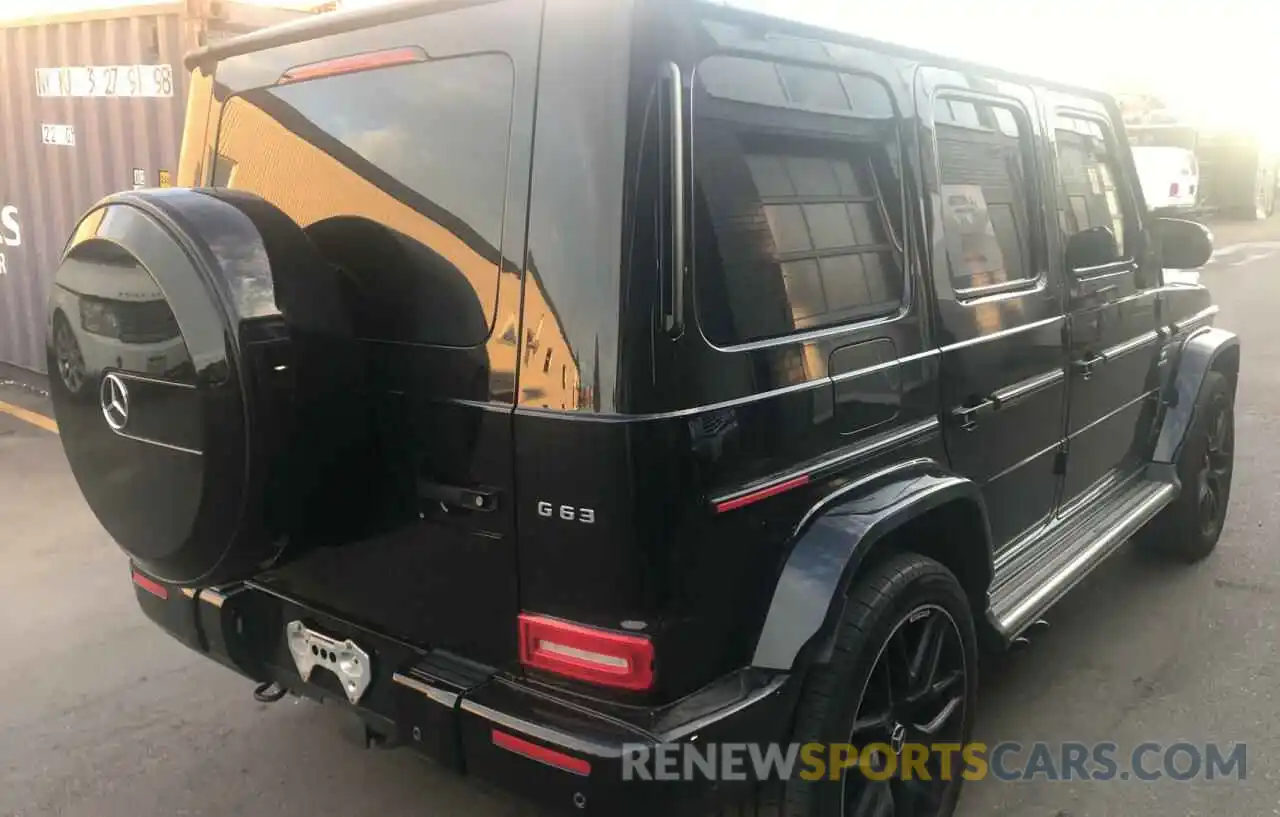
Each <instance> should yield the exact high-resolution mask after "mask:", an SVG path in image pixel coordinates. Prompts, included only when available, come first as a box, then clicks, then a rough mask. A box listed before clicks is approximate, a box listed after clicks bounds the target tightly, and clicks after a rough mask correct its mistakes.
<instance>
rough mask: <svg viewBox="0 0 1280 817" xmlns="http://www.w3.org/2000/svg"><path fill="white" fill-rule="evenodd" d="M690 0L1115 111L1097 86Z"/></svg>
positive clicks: (720, 0) (723, 1)
mask: <svg viewBox="0 0 1280 817" xmlns="http://www.w3.org/2000/svg"><path fill="white" fill-rule="evenodd" d="M690 1H691V2H696V3H698V4H699V5H701V6H703V7H704V8H705V9H706V10H707V11H708V12H710V13H711V14H714V15H715V16H717V17H721V18H724V19H733V18H738V19H741V20H743V21H746V22H751V21H754V22H756V23H758V24H761V25H768V24H769V23H773V24H774V25H775V27H778V26H779V25H780V26H781V27H784V28H785V29H786V30H787V31H788V33H792V34H797V35H802V36H810V37H814V38H821V39H826V40H829V41H835V42H842V43H848V44H850V45H855V46H859V47H862V48H866V49H868V50H872V51H878V52H882V53H886V54H890V55H893V56H897V57H902V58H904V59H909V60H913V61H917V62H925V63H928V64H929V65H933V66H937V67H939V68H949V69H952V70H955V71H961V72H963V71H966V70H968V71H980V72H982V73H984V74H988V75H991V76H994V77H996V78H998V79H1004V80H1008V81H1010V82H1018V83H1022V84H1024V85H1038V86H1042V87H1044V88H1048V89H1050V90H1055V91H1065V92H1068V93H1072V94H1078V95H1080V96H1087V97H1090V98H1092V99H1096V100H1098V101H1100V102H1103V103H1105V104H1106V105H1108V106H1109V107H1112V106H1114V107H1116V108H1117V110H1118V105H1117V103H1116V100H1115V97H1114V95H1112V94H1109V93H1107V92H1105V91H1102V90H1100V89H1097V88H1090V87H1088V86H1084V85H1073V84H1071V83H1066V82H1061V81H1059V80H1053V79H1049V78H1047V77H1041V76H1035V75H1033V74H1025V73H1021V72H1018V71H1011V70H1008V69H1005V68H1000V67H998V66H995V65H989V64H985V63H979V62H974V61H972V60H965V59H962V58H960V57H951V56H947V55H945V54H939V53H937V52H934V51H929V50H927V49H923V48H916V47H913V46H909V45H902V44H900V43H893V42H888V41H886V40H878V39H876V38H874V37H867V36H863V35H860V34H855V33H852V32H849V31H846V30H843V29H837V28H830V27H825V26H820V25H814V24H813V23H808V22H805V21H803V20H800V19H797V18H790V17H783V16H780V15H777V14H772V13H765V12H761V11H757V10H755V9H750V8H744V7H740V6H736V5H732V2H733V0H690Z"/></svg>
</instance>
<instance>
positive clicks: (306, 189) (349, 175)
mask: <svg viewBox="0 0 1280 817" xmlns="http://www.w3.org/2000/svg"><path fill="white" fill-rule="evenodd" d="M514 86H515V71H514V66H513V65H512V62H511V60H510V58H509V57H507V56H506V55H505V54H496V53H486V54H478V55H474V56H466V57H458V58H452V59H441V60H438V61H427V62H421V63H413V64H409V65H403V66H396V67H388V68H381V69H377V70H371V71H360V72H357V73H345V74H339V75H334V76H329V77H322V78H317V79H311V80H307V81H303V82H295V83H290V84H285V85H279V86H275V87H271V88H265V89H259V90H253V91H248V92H246V93H244V94H240V95H237V96H233V97H232V98H231V99H230V100H228V102H227V103H226V104H225V106H224V107H223V112H222V117H221V121H220V124H219V132H218V145H217V154H216V157H215V163H214V167H213V172H212V175H211V179H212V182H213V183H214V184H215V185H222V186H227V187H231V188H233V189H240V190H248V191H251V192H254V193H257V194H258V195H260V196H262V197H263V198H265V199H267V200H268V201H270V202H272V203H273V204H275V205H276V206H277V207H279V208H280V209H281V210H283V211H284V212H285V213H287V214H288V215H289V217H290V218H292V219H293V220H294V221H296V222H297V223H298V224H299V225H301V226H302V227H303V228H304V229H306V231H307V234H308V235H309V236H310V237H311V239H312V241H314V242H315V243H316V244H317V246H319V247H320V249H321V250H322V251H323V252H324V253H325V255H326V256H327V257H328V258H329V259H330V260H331V261H332V262H333V263H334V264H336V265H337V266H338V267H340V268H341V269H342V270H343V272H344V275H345V277H344V280H345V281H347V282H348V284H349V291H348V297H349V298H350V302H351V303H352V304H353V308H352V309H353V316H352V317H353V322H354V323H355V328H356V330H357V332H359V333H360V335H361V336H362V337H364V338H370V339H375V340H386V341H395V342H402V343H419V344H444V345H450V346H473V345H476V344H479V343H483V342H484V341H485V339H486V338H487V337H488V336H489V331H490V328H491V324H492V321H493V316H494V312H495V302H496V299H497V292H498V286H499V282H500V275H501V274H502V273H501V266H500V265H501V263H502V262H501V244H502V226H503V208H504V206H505V204H506V196H507V176H508V155H509V153H510V150H509V147H510V145H509V142H510V131H511V116H512V112H511V107H512V97H513V93H514Z"/></svg>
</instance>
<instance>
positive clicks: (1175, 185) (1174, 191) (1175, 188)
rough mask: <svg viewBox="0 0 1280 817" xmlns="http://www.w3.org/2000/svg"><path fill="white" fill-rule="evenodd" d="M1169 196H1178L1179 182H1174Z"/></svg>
mask: <svg viewBox="0 0 1280 817" xmlns="http://www.w3.org/2000/svg"><path fill="white" fill-rule="evenodd" d="M1169 195H1170V196H1176V195H1178V183H1177V182H1174V183H1173V184H1171V185H1169Z"/></svg>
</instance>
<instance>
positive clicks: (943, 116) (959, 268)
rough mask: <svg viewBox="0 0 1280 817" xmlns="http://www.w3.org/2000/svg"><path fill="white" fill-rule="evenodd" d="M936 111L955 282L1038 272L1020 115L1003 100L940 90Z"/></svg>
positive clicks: (1001, 280)
mask: <svg viewBox="0 0 1280 817" xmlns="http://www.w3.org/2000/svg"><path fill="white" fill-rule="evenodd" d="M961 111H963V112H964V113H963V114H960V115H957V114H958V112H961ZM934 119H935V127H936V132H937V145H938V166H939V170H940V174H941V176H940V190H939V193H940V196H941V199H942V222H943V233H944V235H945V237H946V245H947V261H948V264H949V266H950V269H951V277H952V280H953V281H954V282H955V286H956V288H957V289H972V288H979V287H987V286H996V285H999V284H1005V283H1009V282H1011V281H1019V280H1024V279H1027V278H1034V277H1035V273H1034V271H1033V269H1032V264H1031V243H1030V239H1031V226H1032V221H1031V213H1032V212H1034V211H1033V209H1032V207H1031V204H1030V202H1031V196H1032V190H1031V187H1030V184H1031V182H1030V179H1029V178H1028V175H1027V168H1026V166H1025V157H1026V156H1027V155H1028V153H1029V150H1030V144H1029V139H1028V137H1029V134H1026V133H1024V128H1023V126H1022V124H1021V123H1022V121H1023V120H1022V118H1021V115H1020V114H1019V113H1017V112H1015V111H1014V109H1012V108H1008V107H1004V106H1002V105H996V104H991V103H987V102H974V101H970V100H958V99H946V98H939V99H937V101H936V102H935V106H934Z"/></svg>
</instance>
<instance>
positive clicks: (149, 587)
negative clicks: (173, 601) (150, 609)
mask: <svg viewBox="0 0 1280 817" xmlns="http://www.w3.org/2000/svg"><path fill="white" fill-rule="evenodd" d="M133 583H134V584H136V585H138V586H139V587H141V588H142V589H143V590H146V591H147V592H148V593H150V594H151V595H153V596H155V597H156V598H158V599H168V598H169V588H167V587H165V586H164V585H163V584H161V583H160V582H158V581H156V580H155V579H152V578H150V577H148V576H144V575H142V574H141V573H139V572H138V571H136V570H135V571H133Z"/></svg>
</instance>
